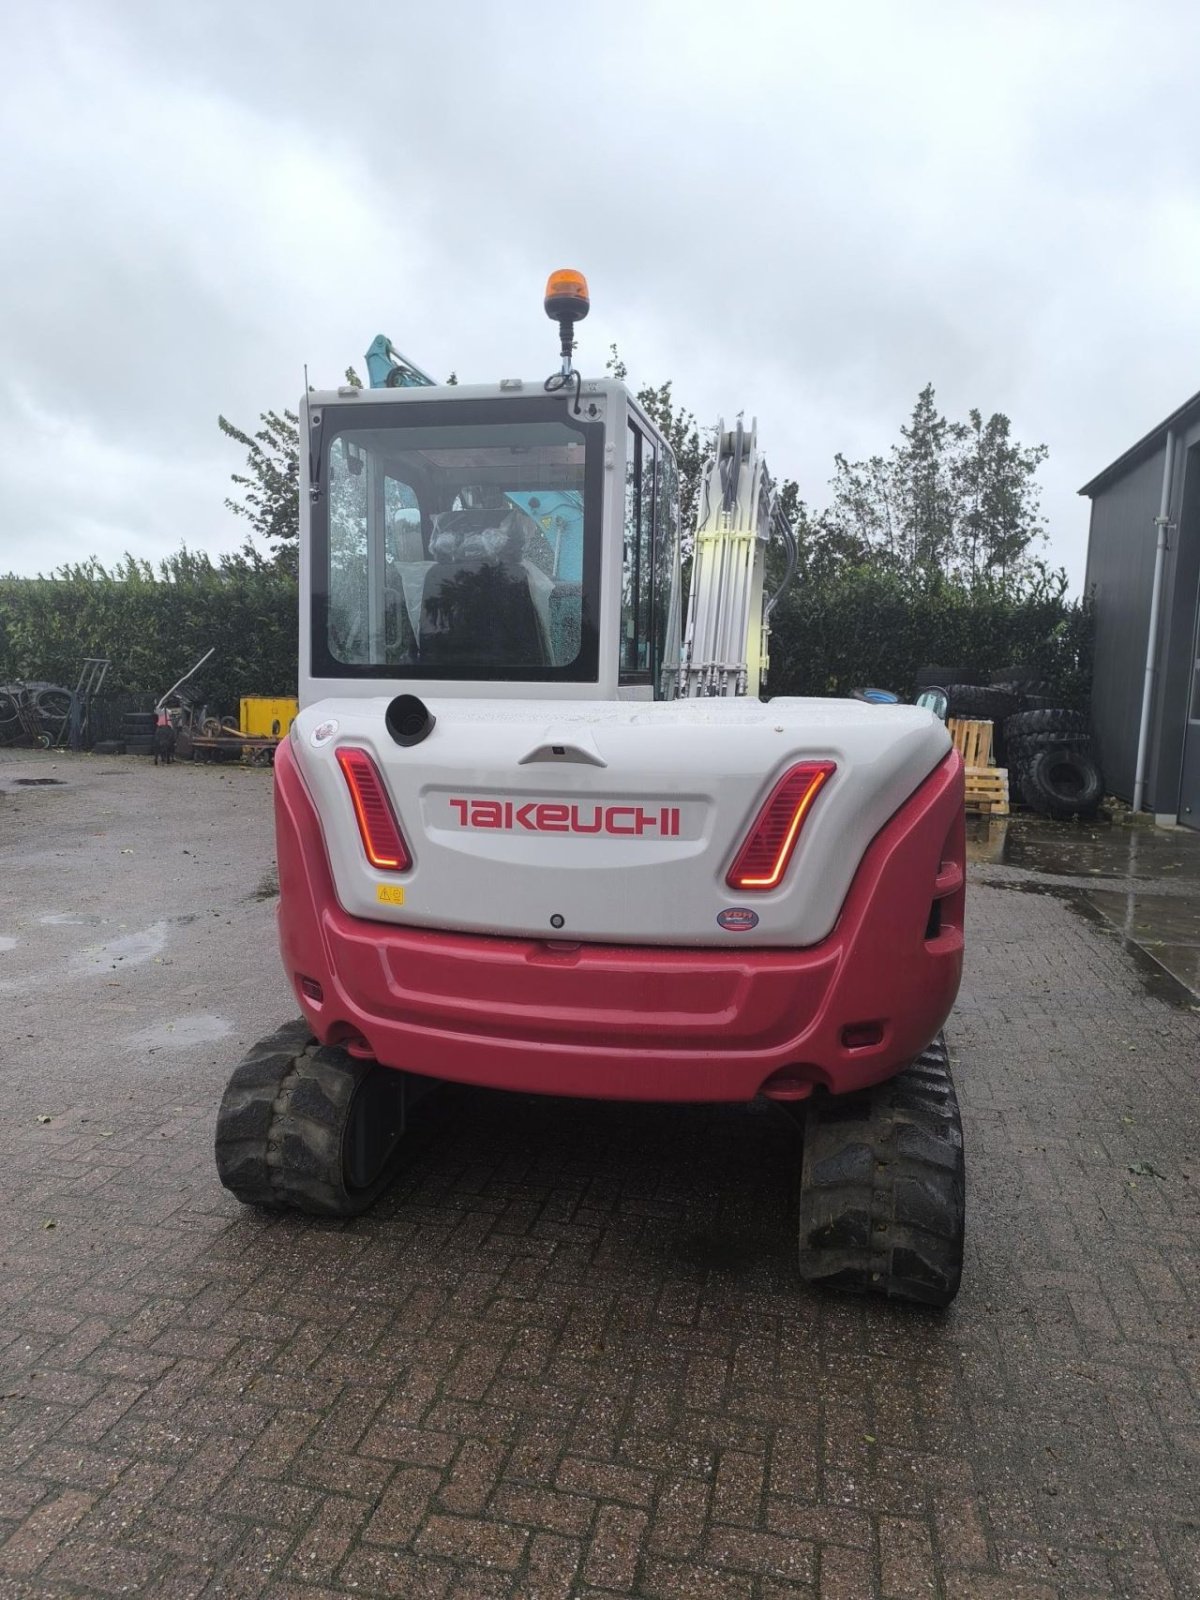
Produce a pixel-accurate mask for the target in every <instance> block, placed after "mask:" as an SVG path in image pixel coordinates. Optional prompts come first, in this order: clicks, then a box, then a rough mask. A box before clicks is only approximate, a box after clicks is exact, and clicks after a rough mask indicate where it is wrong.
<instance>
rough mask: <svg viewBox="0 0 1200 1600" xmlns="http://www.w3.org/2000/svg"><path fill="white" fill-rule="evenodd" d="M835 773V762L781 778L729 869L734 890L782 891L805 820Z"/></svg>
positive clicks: (807, 764) (812, 764)
mask: <svg viewBox="0 0 1200 1600" xmlns="http://www.w3.org/2000/svg"><path fill="white" fill-rule="evenodd" d="M836 771H837V766H836V764H835V763H834V762H832V761H803V762H801V763H800V765H799V766H798V767H793V768H792V769H791V771H790V772H787V773H785V774H784V776H783V777H782V778H780V780H779V782H778V783H777V784H776V785H775V787H774V789H772V791H771V794H770V797H769V798H768V800H767V803H766V805H765V806H763V808H762V810H761V811H760V812H759V813H758V816H757V817H756V818H755V819H754V826H753V827H752V828H751V829H750V832H749V833H748V834H747V835H746V842H745V843H744V844H743V845H742V848H741V849H740V850H739V851H738V853H737V859H736V860H735V861H734V863H733V865H732V866H731V867H730V869H729V876H728V877H727V878H726V879H725V882H726V883H727V884H728V885H729V887H730V888H731V889H777V888H778V887H779V885H780V884H781V883H782V882H783V875H784V873H785V872H786V871H787V869H788V862H789V861H790V860H791V859H792V851H793V850H794V849H795V848H796V840H797V839H798V838H799V837H800V829H801V828H802V827H803V826H804V819H805V817H806V816H807V815H808V813H809V811H810V810H811V809H812V803H813V801H814V800H815V799H816V798H817V796H818V794H820V792H821V790H822V789H823V788H824V786H825V784H826V783H827V782H828V781H829V779H830V778H831V777H832V776H833V774H834V773H835V772H836Z"/></svg>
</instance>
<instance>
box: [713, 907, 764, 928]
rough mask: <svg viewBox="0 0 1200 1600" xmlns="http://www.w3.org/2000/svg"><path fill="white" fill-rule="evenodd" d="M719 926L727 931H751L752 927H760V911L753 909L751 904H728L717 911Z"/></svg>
mask: <svg viewBox="0 0 1200 1600" xmlns="http://www.w3.org/2000/svg"><path fill="white" fill-rule="evenodd" d="M717 926H718V927H719V928H724V929H725V932H726V933H749V932H750V929H751V928H757V927H758V912H757V911H751V909H750V907H749V906H726V908H725V910H724V911H720V912H718V913H717Z"/></svg>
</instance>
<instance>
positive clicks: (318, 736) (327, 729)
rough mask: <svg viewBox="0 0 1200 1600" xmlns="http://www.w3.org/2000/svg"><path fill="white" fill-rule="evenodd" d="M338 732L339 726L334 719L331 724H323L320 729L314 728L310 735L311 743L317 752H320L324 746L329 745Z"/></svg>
mask: <svg viewBox="0 0 1200 1600" xmlns="http://www.w3.org/2000/svg"><path fill="white" fill-rule="evenodd" d="M337 731H338V725H337V723H336V722H334V721H333V720H332V719H331V720H330V721H329V722H323V723H322V724H321V725H320V727H319V728H314V729H313V731H312V732H311V733H310V734H309V736H308V737H309V743H310V744H311V745H312V746H313V748H314V749H315V750H319V749H320V748H321V746H322V745H323V744H328V743H329V741H330V739H332V738H333V736H334V734H335V733H336V732H337Z"/></svg>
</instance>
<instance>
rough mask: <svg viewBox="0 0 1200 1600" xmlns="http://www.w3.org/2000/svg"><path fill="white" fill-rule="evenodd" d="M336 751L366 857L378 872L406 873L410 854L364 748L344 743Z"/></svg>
mask: <svg viewBox="0 0 1200 1600" xmlns="http://www.w3.org/2000/svg"><path fill="white" fill-rule="evenodd" d="M336 754H337V759H338V766H339V767H341V769H342V773H343V776H344V777H345V779H346V787H347V788H348V789H349V790H350V799H351V800H352V801H353V802H354V815H355V816H356V817H357V818H358V831H359V833H360V834H362V842H363V849H364V850H365V851H366V852H367V860H368V861H369V862H370V863H371V865H372V866H373V867H378V868H379V869H380V871H381V872H407V871H408V869H409V867H411V866H412V856H411V855H409V853H408V846H407V845H406V844H405V842H404V835H403V834H402V833H401V832H400V824H399V823H398V822H397V821H396V813H395V812H394V811H393V810H392V803H391V801H390V800H389V799H388V797H387V790H386V789H385V788H384V787H383V780H382V778H381V777H380V776H379V772H378V770H377V769H376V766H375V763H374V762H373V761H372V760H371V758H370V756H369V755H368V754H367V752H366V751H365V750H352V749H349V748H347V746H345V745H342V746H341V748H340V749H339V750H338V751H337V752H336Z"/></svg>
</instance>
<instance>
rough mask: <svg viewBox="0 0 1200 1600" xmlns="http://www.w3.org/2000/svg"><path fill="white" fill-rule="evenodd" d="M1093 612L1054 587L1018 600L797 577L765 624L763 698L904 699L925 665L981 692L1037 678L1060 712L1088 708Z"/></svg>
mask: <svg viewBox="0 0 1200 1600" xmlns="http://www.w3.org/2000/svg"><path fill="white" fill-rule="evenodd" d="M1092 634H1093V628H1092V608H1091V606H1090V605H1088V604H1087V603H1086V602H1084V601H1079V600H1068V599H1067V598H1066V597H1065V595H1064V594H1063V592H1062V585H1061V583H1060V582H1059V581H1051V582H1049V583H1046V584H1043V585H1040V586H1039V587H1037V588H1035V589H1034V590H1033V591H1032V592H1031V593H1027V594H1024V595H1021V594H1016V593H1013V592H1011V591H1006V590H1004V589H1003V588H999V587H996V588H990V587H985V586H976V587H975V588H966V587H962V586H958V585H953V584H948V585H945V586H943V587H941V588H939V589H937V590H934V591H929V590H925V589H922V588H920V587H918V586H914V585H913V584H912V583H911V582H910V581H907V580H905V579H903V578H900V577H898V576H896V575H894V574H889V573H879V572H875V571H871V570H870V569H865V568H849V569H842V570H841V571H839V572H837V573H836V574H834V575H831V576H827V577H824V578H822V579H821V580H819V581H816V582H810V581H808V580H806V578H805V577H804V576H803V575H800V576H798V577H797V578H796V580H795V581H794V582H793V583H792V585H791V586H790V588H789V589H788V591H787V593H786V594H785V595H784V597H783V599H782V600H781V601H780V603H779V605H778V607H777V608H776V611H775V614H774V616H773V618H772V631H771V672H770V693H771V694H773V695H787V694H816V695H829V694H846V693H848V692H849V691H850V690H851V689H855V688H863V687H866V686H868V685H873V686H875V687H878V688H881V689H893V690H895V691H896V692H897V693H898V694H899V695H900V696H901V697H902V698H903V699H909V698H911V696H912V694H913V692H914V689H915V684H916V676H917V673H918V672H919V670H920V669H921V668H922V667H923V666H926V665H928V664H930V663H933V662H937V663H941V664H945V665H961V666H966V667H969V668H970V669H971V672H970V677H969V679H968V681H973V682H981V683H986V682H988V681H989V679H990V677H991V675H992V674H993V673H994V672H998V671H1001V670H1003V669H1004V668H1006V667H1009V666H1012V665H1014V664H1015V665H1018V666H1024V667H1030V668H1033V669H1036V671H1037V673H1038V676H1039V677H1041V678H1044V679H1046V680H1048V681H1049V682H1050V683H1051V684H1052V685H1053V687H1054V694H1055V697H1056V698H1058V699H1059V700H1061V702H1062V704H1064V705H1070V706H1079V707H1081V708H1086V706H1087V704H1088V700H1089V696H1090V693H1091V678H1092Z"/></svg>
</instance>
